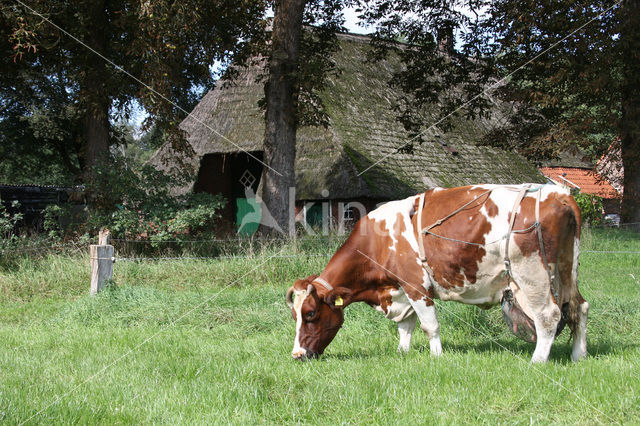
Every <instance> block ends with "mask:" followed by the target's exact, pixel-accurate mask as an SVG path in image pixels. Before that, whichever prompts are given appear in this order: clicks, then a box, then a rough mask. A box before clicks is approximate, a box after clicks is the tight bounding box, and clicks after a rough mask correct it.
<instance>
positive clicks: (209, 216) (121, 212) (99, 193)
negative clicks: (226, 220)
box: [46, 158, 226, 241]
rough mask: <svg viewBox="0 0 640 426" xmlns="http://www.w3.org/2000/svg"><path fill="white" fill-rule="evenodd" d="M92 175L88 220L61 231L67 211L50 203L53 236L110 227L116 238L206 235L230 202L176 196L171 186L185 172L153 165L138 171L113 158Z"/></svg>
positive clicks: (49, 228)
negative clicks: (166, 170) (167, 171)
mask: <svg viewBox="0 0 640 426" xmlns="http://www.w3.org/2000/svg"><path fill="white" fill-rule="evenodd" d="M94 175H95V179H94V180H93V181H92V182H89V183H87V184H86V185H85V190H86V194H87V195H88V197H90V199H91V200H92V202H91V206H90V210H89V215H88V218H86V222H85V223H83V224H81V225H80V226H75V227H72V228H74V229H62V230H60V229H59V225H58V223H59V220H58V219H59V218H60V217H61V216H62V215H64V214H65V212H64V209H61V208H60V207H58V206H55V207H51V208H50V209H49V210H48V215H47V216H46V218H47V220H46V225H47V228H46V229H47V231H48V232H49V235H54V234H55V232H61V233H64V234H67V235H68V234H70V233H76V234H77V233H80V234H82V233H86V232H89V233H91V234H95V233H96V232H97V230H98V229H100V228H105V227H106V228H109V230H110V231H111V234H112V236H113V237H114V238H126V239H148V240H151V241H166V240H173V239H177V240H179V239H187V238H193V236H194V235H197V236H199V237H207V236H211V235H213V234H214V233H215V222H216V220H217V219H218V218H219V217H220V214H219V212H220V209H222V208H223V207H224V205H225V203H226V201H225V200H224V198H223V197H222V196H220V195H211V194H206V193H200V194H193V193H187V194H185V195H182V196H175V195H173V194H172V193H171V190H172V188H176V187H181V186H184V185H185V184H186V183H187V177H188V176H187V175H183V176H174V175H169V174H165V173H163V172H161V171H159V170H157V169H155V168H154V167H152V166H149V165H144V166H142V167H140V169H139V170H137V171H136V170H133V169H131V168H130V167H127V164H126V163H125V161H124V159H122V158H114V159H113V161H112V163H111V164H110V165H109V166H108V167H97V168H96V169H95V173H94Z"/></svg>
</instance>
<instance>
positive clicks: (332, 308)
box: [286, 275, 352, 359]
mask: <svg viewBox="0 0 640 426" xmlns="http://www.w3.org/2000/svg"><path fill="white" fill-rule="evenodd" d="M316 277H317V275H311V276H309V277H307V278H305V279H303V280H297V281H296V282H295V283H294V284H293V287H291V288H290V289H289V291H287V296H286V301H287V305H289V307H290V308H291V313H292V315H293V319H294V320H295V321H296V337H295V340H294V343H293V350H292V351H291V355H292V356H293V357H294V358H295V359H305V358H315V357H317V356H319V355H322V353H323V352H324V350H325V349H326V347H327V346H328V345H329V343H331V341H332V340H333V338H334V337H335V336H336V334H337V333H338V330H339V329H340V327H341V326H342V322H343V321H344V316H343V310H344V308H345V306H347V305H348V304H349V302H350V301H351V294H352V293H351V291H350V290H349V289H346V288H343V287H340V288H334V289H333V290H331V291H329V290H327V289H325V288H324V287H322V286H320V285H319V284H317V283H315V284H314V283H313V280H314V279H315V278H316Z"/></svg>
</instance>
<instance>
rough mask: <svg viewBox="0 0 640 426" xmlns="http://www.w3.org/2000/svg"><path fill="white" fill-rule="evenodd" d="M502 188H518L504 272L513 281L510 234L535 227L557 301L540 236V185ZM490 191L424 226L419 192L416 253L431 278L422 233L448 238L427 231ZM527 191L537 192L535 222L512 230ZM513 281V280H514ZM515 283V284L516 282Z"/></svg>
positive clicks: (422, 198)
mask: <svg viewBox="0 0 640 426" xmlns="http://www.w3.org/2000/svg"><path fill="white" fill-rule="evenodd" d="M504 188H506V189H509V190H512V191H515V190H518V195H517V196H516V200H515V202H514V204H513V208H512V210H511V217H510V220H509V229H508V231H507V233H506V235H505V236H504V239H505V249H504V265H505V273H506V274H507V275H508V276H509V278H510V279H511V281H512V282H513V276H512V273H511V261H510V259H509V244H510V240H511V235H512V234H513V233H522V232H528V231H529V230H530V229H532V228H535V229H536V234H537V236H538V245H539V247H540V256H541V257H542V262H543V264H544V268H545V270H546V271H547V275H548V276H549V284H550V287H551V291H552V293H553V296H554V297H555V299H556V301H558V292H557V290H556V289H555V286H554V276H553V273H552V272H551V269H550V268H549V262H548V260H547V254H546V251H545V248H544V239H543V237H542V225H541V223H540V198H541V196H542V186H539V187H537V188H535V189H532V188H531V184H526V185H523V186H521V187H512V186H504ZM491 191H493V189H490V190H488V191H486V192H483V193H482V194H480V195H478V196H477V197H475V198H474V199H472V200H471V201H469V202H468V203H466V204H464V205H463V206H461V207H459V208H458V209H456V210H455V211H454V212H452V213H450V214H448V215H447V216H445V217H443V218H441V219H439V220H437V221H435V222H434V223H432V224H431V225H429V226H427V227H426V228H422V210H423V209H424V200H425V193H424V192H423V193H422V194H420V200H419V202H418V218H417V220H418V223H417V225H418V229H421V231H420V232H419V233H418V254H419V256H420V262H422V265H423V267H424V268H425V270H426V271H427V273H428V274H429V276H430V277H431V279H433V270H432V269H431V267H430V266H429V264H428V262H427V257H426V251H425V249H424V237H423V235H422V234H431V235H433V236H435V237H440V238H445V239H450V238H446V237H442V236H440V235H436V234H433V233H431V232H429V231H430V230H431V228H433V227H435V226H438V225H441V224H442V222H444V221H445V220H447V219H449V218H450V217H452V216H454V215H456V214H457V213H459V212H460V211H462V210H463V209H464V208H466V207H468V206H469V205H470V204H472V203H473V202H474V201H476V200H478V199H479V198H481V197H482V196H484V195H486V194H488V193H490V192H491ZM528 192H537V193H538V194H537V197H536V204H535V220H536V222H535V223H534V224H533V225H532V226H531V227H528V228H526V229H524V230H518V231H514V230H513V226H514V224H515V220H516V215H517V212H518V209H519V208H520V204H521V203H522V200H523V199H524V197H525V196H526V194H527V193H528ZM450 240H452V241H457V242H460V243H465V244H472V245H480V244H477V243H470V242H466V241H458V240H454V239H450ZM514 283H515V282H514ZM516 285H517V284H516Z"/></svg>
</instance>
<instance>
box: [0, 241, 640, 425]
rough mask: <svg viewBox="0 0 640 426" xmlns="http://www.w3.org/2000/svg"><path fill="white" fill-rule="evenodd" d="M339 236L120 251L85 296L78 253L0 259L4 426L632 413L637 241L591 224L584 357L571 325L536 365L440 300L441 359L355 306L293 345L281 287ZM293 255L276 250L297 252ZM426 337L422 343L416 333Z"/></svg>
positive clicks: (488, 317)
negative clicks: (279, 243) (206, 248)
mask: <svg viewBox="0 0 640 426" xmlns="http://www.w3.org/2000/svg"><path fill="white" fill-rule="evenodd" d="M336 244H337V243H336V242H333V243H331V242H330V243H327V244H315V245H313V244H312V245H310V246H309V247H298V248H296V249H295V250H294V248H293V247H292V246H285V247H283V248H280V249H279V248H277V247H271V248H269V249H266V250H265V251H263V252H262V253H258V254H257V255H256V256H255V257H253V258H250V259H246V258H238V259H223V260H215V261H189V260H180V261H171V262H140V263H132V262H120V263H116V265H115V285H114V286H113V287H112V288H110V289H109V290H107V291H105V292H103V293H101V294H100V295H99V296H97V297H90V296H88V287H89V274H90V271H89V269H88V258H87V256H85V255H80V254H75V255H63V254H56V255H50V256H46V257H44V258H39V259H33V258H31V259H30V258H21V259H18V260H14V261H12V262H11V264H10V265H9V266H4V267H2V268H0V423H3V424H16V423H23V422H26V424H41V423H42V424H52V423H64V424H67V423H80V424H85V423H104V424H123V423H127V424H128V423H136V424H140V423H142V424H150V423H171V424H173V423H182V424H227V423H233V424H246V423H248V424H256V423H258V424H276V423H318V424H336V423H348V424H351V423H353V424H362V423H364V424H372V423H383V424H398V423H401V422H402V423H407V424H410V423H420V424H430V423H447V424H457V423H491V424H494V423H510V424H511V423H516V424H522V423H527V424H529V423H534V422H535V423H559V424H565V423H566V424H578V423H579V424H598V423H614V422H620V423H632V424H633V423H635V424H638V423H640V349H639V346H638V345H639V342H638V341H639V339H640V308H639V305H640V255H638V254H633V253H596V252H594V251H640V237H639V236H638V235H633V234H627V233H623V232H621V231H617V230H593V231H588V230H587V231H586V232H585V234H584V237H583V244H582V251H583V254H582V255H581V267H580V287H581V292H582V294H583V295H584V297H585V298H586V299H587V300H588V301H589V302H590V304H591V311H590V317H589V333H588V341H589V357H588V358H587V359H586V360H585V361H583V362H580V363H578V364H574V363H571V362H570V361H569V359H570V346H569V345H568V343H567V341H568V332H567V331H565V332H563V334H562V335H560V337H559V338H558V339H557V340H556V343H555V344H554V347H553V349H552V353H551V357H550V362H549V363H547V364H545V365H535V366H533V365H530V364H529V359H530V356H531V353H532V351H533V346H532V345H529V344H527V343H524V342H521V341H519V340H517V339H516V338H515V337H514V336H512V335H511V334H510V333H509V332H508V331H507V329H506V326H505V325H504V324H503V323H502V319H501V316H500V311H499V309H492V310H489V311H482V310H479V309H477V308H474V307H469V306H464V305H460V304H456V303H454V302H448V303H439V304H438V309H439V318H440V324H441V336H442V341H443V350H444V353H443V356H442V357H440V358H432V357H431V356H430V355H429V353H428V341H427V339H426V336H425V335H424V334H423V333H422V332H421V331H419V330H416V333H415V335H414V339H413V343H412V350H411V352H410V353H408V354H405V355H401V354H398V353H396V346H397V332H396V327H395V324H393V323H392V322H390V321H389V320H387V319H385V318H384V317H383V316H382V315H380V314H379V313H377V312H376V311H374V310H373V309H371V308H369V307H368V306H366V305H362V304H356V305H352V306H350V307H349V308H347V310H346V320H345V325H344V327H343V329H342V330H341V331H340V333H339V334H338V336H337V337H336V339H335V340H334V342H333V343H332V344H331V345H330V346H329V347H328V349H327V351H326V352H325V355H324V356H322V357H321V358H320V359H318V360H314V361H310V362H296V361H294V360H292V359H291V356H290V351H291V347H292V344H293V335H294V322H293V320H292V318H291V314H290V312H289V310H288V308H287V307H286V305H285V303H284V293H285V291H286V289H287V288H288V287H289V286H290V285H291V283H292V281H293V280H294V279H295V278H299V277H304V276H307V275H308V274H310V273H312V272H320V271H321V270H322V268H323V266H324V265H325V263H326V262H327V260H328V257H323V256H306V254H316V253H330V252H331V253H332V252H333V250H334V249H335V248H336ZM294 252H295V254H297V255H298V257H273V258H269V256H273V255H278V256H282V255H292V254H294ZM425 346H426V347H427V350H425V351H423V348H424V347H425Z"/></svg>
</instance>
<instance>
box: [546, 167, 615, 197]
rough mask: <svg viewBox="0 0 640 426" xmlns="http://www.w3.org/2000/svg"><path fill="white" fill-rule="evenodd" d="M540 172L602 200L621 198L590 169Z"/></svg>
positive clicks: (560, 168) (565, 168)
mask: <svg viewBox="0 0 640 426" xmlns="http://www.w3.org/2000/svg"><path fill="white" fill-rule="evenodd" d="M540 171H541V172H542V174H543V175H545V176H546V177H548V178H549V179H551V180H553V181H554V182H557V183H559V184H561V185H564V186H568V187H574V186H578V187H580V192H583V193H586V194H594V195H598V196H600V197H602V198H619V197H620V194H619V193H618V191H616V190H615V189H614V187H613V186H611V184H610V183H609V182H607V181H606V180H605V179H604V178H603V177H602V176H600V175H599V174H598V173H595V172H594V171H592V170H589V169H581V168H577V167H541V168H540ZM563 178H564V179H563ZM565 179H566V180H565ZM567 181H569V182H570V183H569V182H567ZM571 184H573V185H571Z"/></svg>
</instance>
